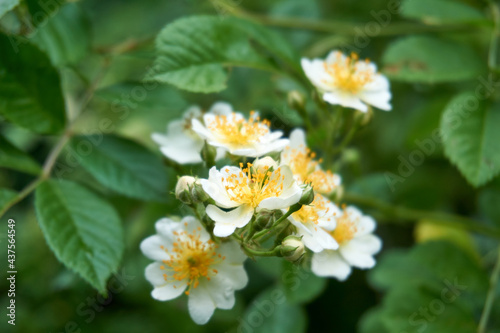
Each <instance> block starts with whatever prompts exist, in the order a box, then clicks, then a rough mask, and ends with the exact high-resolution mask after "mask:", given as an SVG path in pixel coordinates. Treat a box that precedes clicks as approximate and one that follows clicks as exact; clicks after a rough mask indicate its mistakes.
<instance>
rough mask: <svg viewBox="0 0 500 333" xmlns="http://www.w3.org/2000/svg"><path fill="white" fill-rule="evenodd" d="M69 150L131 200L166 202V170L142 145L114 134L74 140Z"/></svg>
mask: <svg viewBox="0 0 500 333" xmlns="http://www.w3.org/2000/svg"><path fill="white" fill-rule="evenodd" d="M70 147H71V150H72V154H73V155H74V156H75V157H76V159H77V160H78V161H79V163H80V164H81V165H82V166H83V167H84V168H85V169H86V170H87V171H88V172H89V173H90V174H92V176H94V177H95V178H96V179H97V180H98V181H99V182H100V183H101V184H103V185H104V186H107V187H109V188H110V189H112V190H114V191H116V192H118V193H121V194H124V195H126V196H129V197H132V198H138V199H144V200H155V201H165V200H166V198H167V170H166V168H165V167H164V166H163V164H162V162H161V159H160V158H159V157H158V156H157V155H155V154H153V153H152V152H150V151H149V150H148V149H146V148H145V147H143V146H141V145H140V144H138V143H136V142H134V141H131V140H129V139H125V138H121V137H117V136H114V135H103V136H102V135H91V136H79V137H75V138H73V139H72V141H71V144H70ZM88 147H91V148H88ZM86 148H88V149H89V150H90V152H89V151H88V150H87V149H86Z"/></svg>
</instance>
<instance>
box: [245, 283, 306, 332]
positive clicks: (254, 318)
mask: <svg viewBox="0 0 500 333" xmlns="http://www.w3.org/2000/svg"><path fill="white" fill-rule="evenodd" d="M306 322H307V319H306V315H305V313H304V310H303V309H302V308H301V307H300V306H298V305H291V304H288V303H287V302H286V297H285V292H284V291H283V290H281V289H279V288H270V289H268V290H265V291H264V292H262V293H261V294H260V295H259V296H257V298H256V299H255V300H254V301H253V302H252V303H251V304H250V306H249V307H248V308H247V310H246V311H245V314H244V315H243V318H242V320H241V321H240V326H239V329H240V330H241V331H242V332H246V331H249V330H255V332H259V333H303V332H305V331H306Z"/></svg>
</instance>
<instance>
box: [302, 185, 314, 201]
mask: <svg viewBox="0 0 500 333" xmlns="http://www.w3.org/2000/svg"><path fill="white" fill-rule="evenodd" d="M313 200H314V191H313V188H312V187H311V185H307V186H306V187H305V188H304V190H303V191H302V196H301V197H300V200H299V203H300V204H301V205H305V206H307V205H309V204H310V203H311V202H313Z"/></svg>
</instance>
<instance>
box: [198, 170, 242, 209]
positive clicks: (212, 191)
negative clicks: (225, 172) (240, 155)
mask: <svg viewBox="0 0 500 333" xmlns="http://www.w3.org/2000/svg"><path fill="white" fill-rule="evenodd" d="M223 169H224V168H223ZM238 170H239V169H238ZM222 177H223V176H222V175H221V173H220V172H219V171H217V169H216V168H215V167H212V168H211V169H210V171H209V176H208V180H207V179H200V184H201V187H202V188H203V190H204V191H205V192H206V193H207V194H208V195H209V196H210V197H211V198H212V199H214V201H215V202H216V203H217V205H219V206H221V207H224V208H233V207H236V206H237V205H238V203H237V202H234V201H232V200H231V199H230V198H229V197H228V195H227V191H226V189H225V188H224V185H223V184H222ZM225 177H227V176H225Z"/></svg>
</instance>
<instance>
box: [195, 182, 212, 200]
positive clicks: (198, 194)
mask: <svg viewBox="0 0 500 333" xmlns="http://www.w3.org/2000/svg"><path fill="white" fill-rule="evenodd" d="M191 195H192V196H193V201H194V202H201V203H203V202H205V201H207V200H208V199H210V196H209V195H208V194H207V192H205V190H204V189H203V187H202V186H201V184H200V183H199V182H198V181H196V182H195V183H194V184H193V187H192V188H191Z"/></svg>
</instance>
